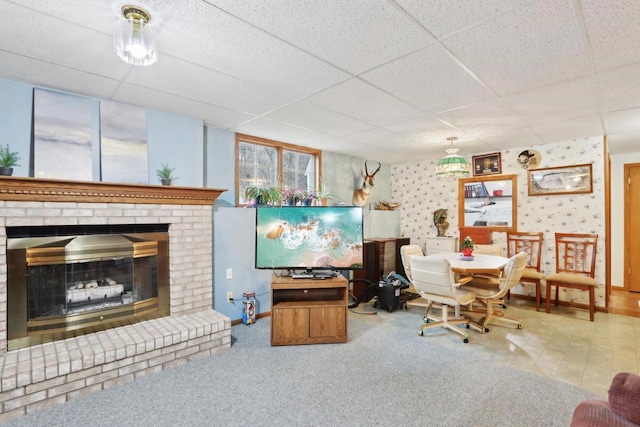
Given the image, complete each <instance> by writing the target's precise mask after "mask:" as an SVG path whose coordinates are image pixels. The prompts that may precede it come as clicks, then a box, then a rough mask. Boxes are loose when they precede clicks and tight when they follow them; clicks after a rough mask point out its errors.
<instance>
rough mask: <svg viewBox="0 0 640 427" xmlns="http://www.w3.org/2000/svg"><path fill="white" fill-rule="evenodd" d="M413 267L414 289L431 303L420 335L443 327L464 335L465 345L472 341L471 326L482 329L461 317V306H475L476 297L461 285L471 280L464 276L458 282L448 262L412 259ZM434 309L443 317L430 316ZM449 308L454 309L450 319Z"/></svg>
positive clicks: (427, 258)
mask: <svg viewBox="0 0 640 427" xmlns="http://www.w3.org/2000/svg"><path fill="white" fill-rule="evenodd" d="M410 264H411V276H412V278H413V280H412V283H413V286H414V288H415V289H416V291H417V292H418V293H419V294H420V296H421V297H422V298H424V299H425V300H427V301H428V306H427V309H426V310H425V315H424V318H423V319H424V321H425V323H424V324H423V325H422V326H421V327H420V330H419V331H418V335H422V334H423V332H424V330H425V329H427V328H432V327H435V326H441V327H443V328H446V329H448V330H451V331H453V332H456V333H458V334H460V335H462V341H463V342H465V343H467V342H469V338H468V334H467V330H466V329H468V328H469V326H473V327H474V328H475V329H478V330H480V328H479V327H478V326H477V325H475V324H474V323H471V322H470V321H469V319H467V318H465V317H462V316H461V315H460V306H462V305H465V306H466V305H470V304H471V303H473V301H474V300H475V299H476V294H475V293H473V292H472V291H468V290H465V289H461V288H460V286H461V285H462V284H463V283H464V282H466V281H469V280H471V278H470V277H468V278H467V277H464V278H462V279H460V281H456V279H455V276H454V273H453V271H452V270H451V265H450V264H449V261H447V260H446V259H433V258H429V257H421V256H412V257H411V259H410ZM434 303H436V304H439V307H436V306H434ZM432 307H433V308H436V309H438V308H439V309H441V311H442V315H441V317H437V316H435V315H433V314H430V312H429V311H430V309H431V308H432ZM449 307H453V308H454V317H453V318H449ZM457 325H464V326H466V329H461V328H459V327H458V326H457Z"/></svg>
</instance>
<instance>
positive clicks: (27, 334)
mask: <svg viewBox="0 0 640 427" xmlns="http://www.w3.org/2000/svg"><path fill="white" fill-rule="evenodd" d="M167 240H168V238H167V236H166V233H148V234H142V235H89V236H70V237H69V236H66V237H47V238H41V237H37V238H20V239H9V241H8V247H7V249H8V250H7V258H8V266H9V271H8V279H9V286H8V288H9V289H8V291H9V292H8V295H9V300H10V303H9V304H8V307H9V310H8V311H9V313H8V314H9V316H8V330H9V340H10V341H9V343H10V346H11V347H14V348H15V347H22V346H23V345H22V344H24V343H22V342H21V340H22V341H24V340H25V338H28V339H27V340H26V342H27V343H28V345H31V344H33V343H34V342H38V340H40V341H44V340H50V339H54V338H53V335H56V334H58V335H60V334H61V333H62V334H63V335H64V334H67V336H68V334H69V333H70V332H73V334H78V333H83V332H82V329H90V330H91V331H93V330H95V329H96V328H98V329H105V328H106V327H107V325H109V324H110V325H111V326H110V327H112V326H115V324H114V322H115V323H116V324H121V323H122V321H124V320H126V319H131V318H136V317H141V316H142V317H144V318H150V317H149V316H147V315H151V317H157V314H156V313H157V312H159V311H162V310H161V309H160V303H159V296H160V295H161V294H163V290H162V287H163V286H162V284H163V283H166V282H168V277H167V276H168V274H167V272H166V270H167V268H166V265H167V261H166V258H167V257H168V254H167V252H168V245H167V243H168V242H167ZM159 270H162V271H163V272H164V274H159ZM167 287H168V286H167ZM162 315H166V313H164V314H162ZM145 316H147V317H145ZM138 320H141V319H138ZM34 337H39V338H38V339H36V340H35V341H34ZM12 340H13V341H14V344H17V345H14V346H12Z"/></svg>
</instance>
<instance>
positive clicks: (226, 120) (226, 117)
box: [105, 83, 255, 129]
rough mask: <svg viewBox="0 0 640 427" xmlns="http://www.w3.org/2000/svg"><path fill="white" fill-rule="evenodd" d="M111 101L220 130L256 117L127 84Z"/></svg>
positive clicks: (119, 89)
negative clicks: (191, 120)
mask: <svg viewBox="0 0 640 427" xmlns="http://www.w3.org/2000/svg"><path fill="white" fill-rule="evenodd" d="M105 99H106V98H105ZM110 99H111V100H113V101H118V102H124V103H127V104H131V105H136V106H139V107H143V108H149V109H153V110H157V111H162V112H165V113H172V114H180V115H183V116H189V117H193V118H197V119H202V120H204V121H205V123H206V124H207V125H209V126H214V127H217V128H220V129H231V128H233V127H235V126H237V125H239V124H240V123H243V122H246V121H248V120H251V119H252V118H254V117H255V116H252V115H249V114H245V113H241V112H238V111H232V110H229V109H226V108H222V107H220V106H217V105H211V104H206V103H204V102H198V101H195V100H192V99H187V98H183V97H181V96H178V95H173V94H169V93H165V92H162V91H157V90H153V89H148V88H145V87H140V86H136V85H132V84H127V83H125V84H123V85H121V86H120V87H119V88H118V90H117V91H116V92H115V93H114V95H113V96H112V97H111V98H110ZM140 100H144V103H143V104H141V103H140Z"/></svg>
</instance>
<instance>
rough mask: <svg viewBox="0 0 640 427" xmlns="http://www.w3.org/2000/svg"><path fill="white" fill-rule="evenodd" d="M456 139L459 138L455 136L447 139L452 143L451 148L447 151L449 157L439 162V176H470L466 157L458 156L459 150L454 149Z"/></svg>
mask: <svg viewBox="0 0 640 427" xmlns="http://www.w3.org/2000/svg"><path fill="white" fill-rule="evenodd" d="M456 139H458V138H456V137H455V136H452V137H449V138H447V141H451V147H450V148H448V149H447V155H446V156H444V157H443V158H441V159H440V160H438V166H436V175H437V176H453V177H464V176H469V163H467V161H466V160H465V158H464V157H462V156H460V155H459V154H457V153H458V150H459V149H458V148H454V147H453V141H455V140H456Z"/></svg>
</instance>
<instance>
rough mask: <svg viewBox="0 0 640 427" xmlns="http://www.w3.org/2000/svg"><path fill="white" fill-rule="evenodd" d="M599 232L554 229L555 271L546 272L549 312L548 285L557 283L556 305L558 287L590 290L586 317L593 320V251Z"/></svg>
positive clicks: (594, 309)
mask: <svg viewBox="0 0 640 427" xmlns="http://www.w3.org/2000/svg"><path fill="white" fill-rule="evenodd" d="M597 244H598V235H597V234H579V233H556V272H555V273H554V274H550V275H548V276H546V281H547V295H546V299H547V301H546V309H547V313H548V312H549V306H550V303H551V287H552V286H555V287H556V296H555V305H556V307H557V306H558V293H559V291H558V289H559V288H560V287H565V288H572V289H580V290H583V291H587V292H589V318H590V320H591V321H592V322H593V320H594V316H595V312H596V300H595V289H596V288H597V287H598V281H597V280H596V279H595V273H596V253H597Z"/></svg>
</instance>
